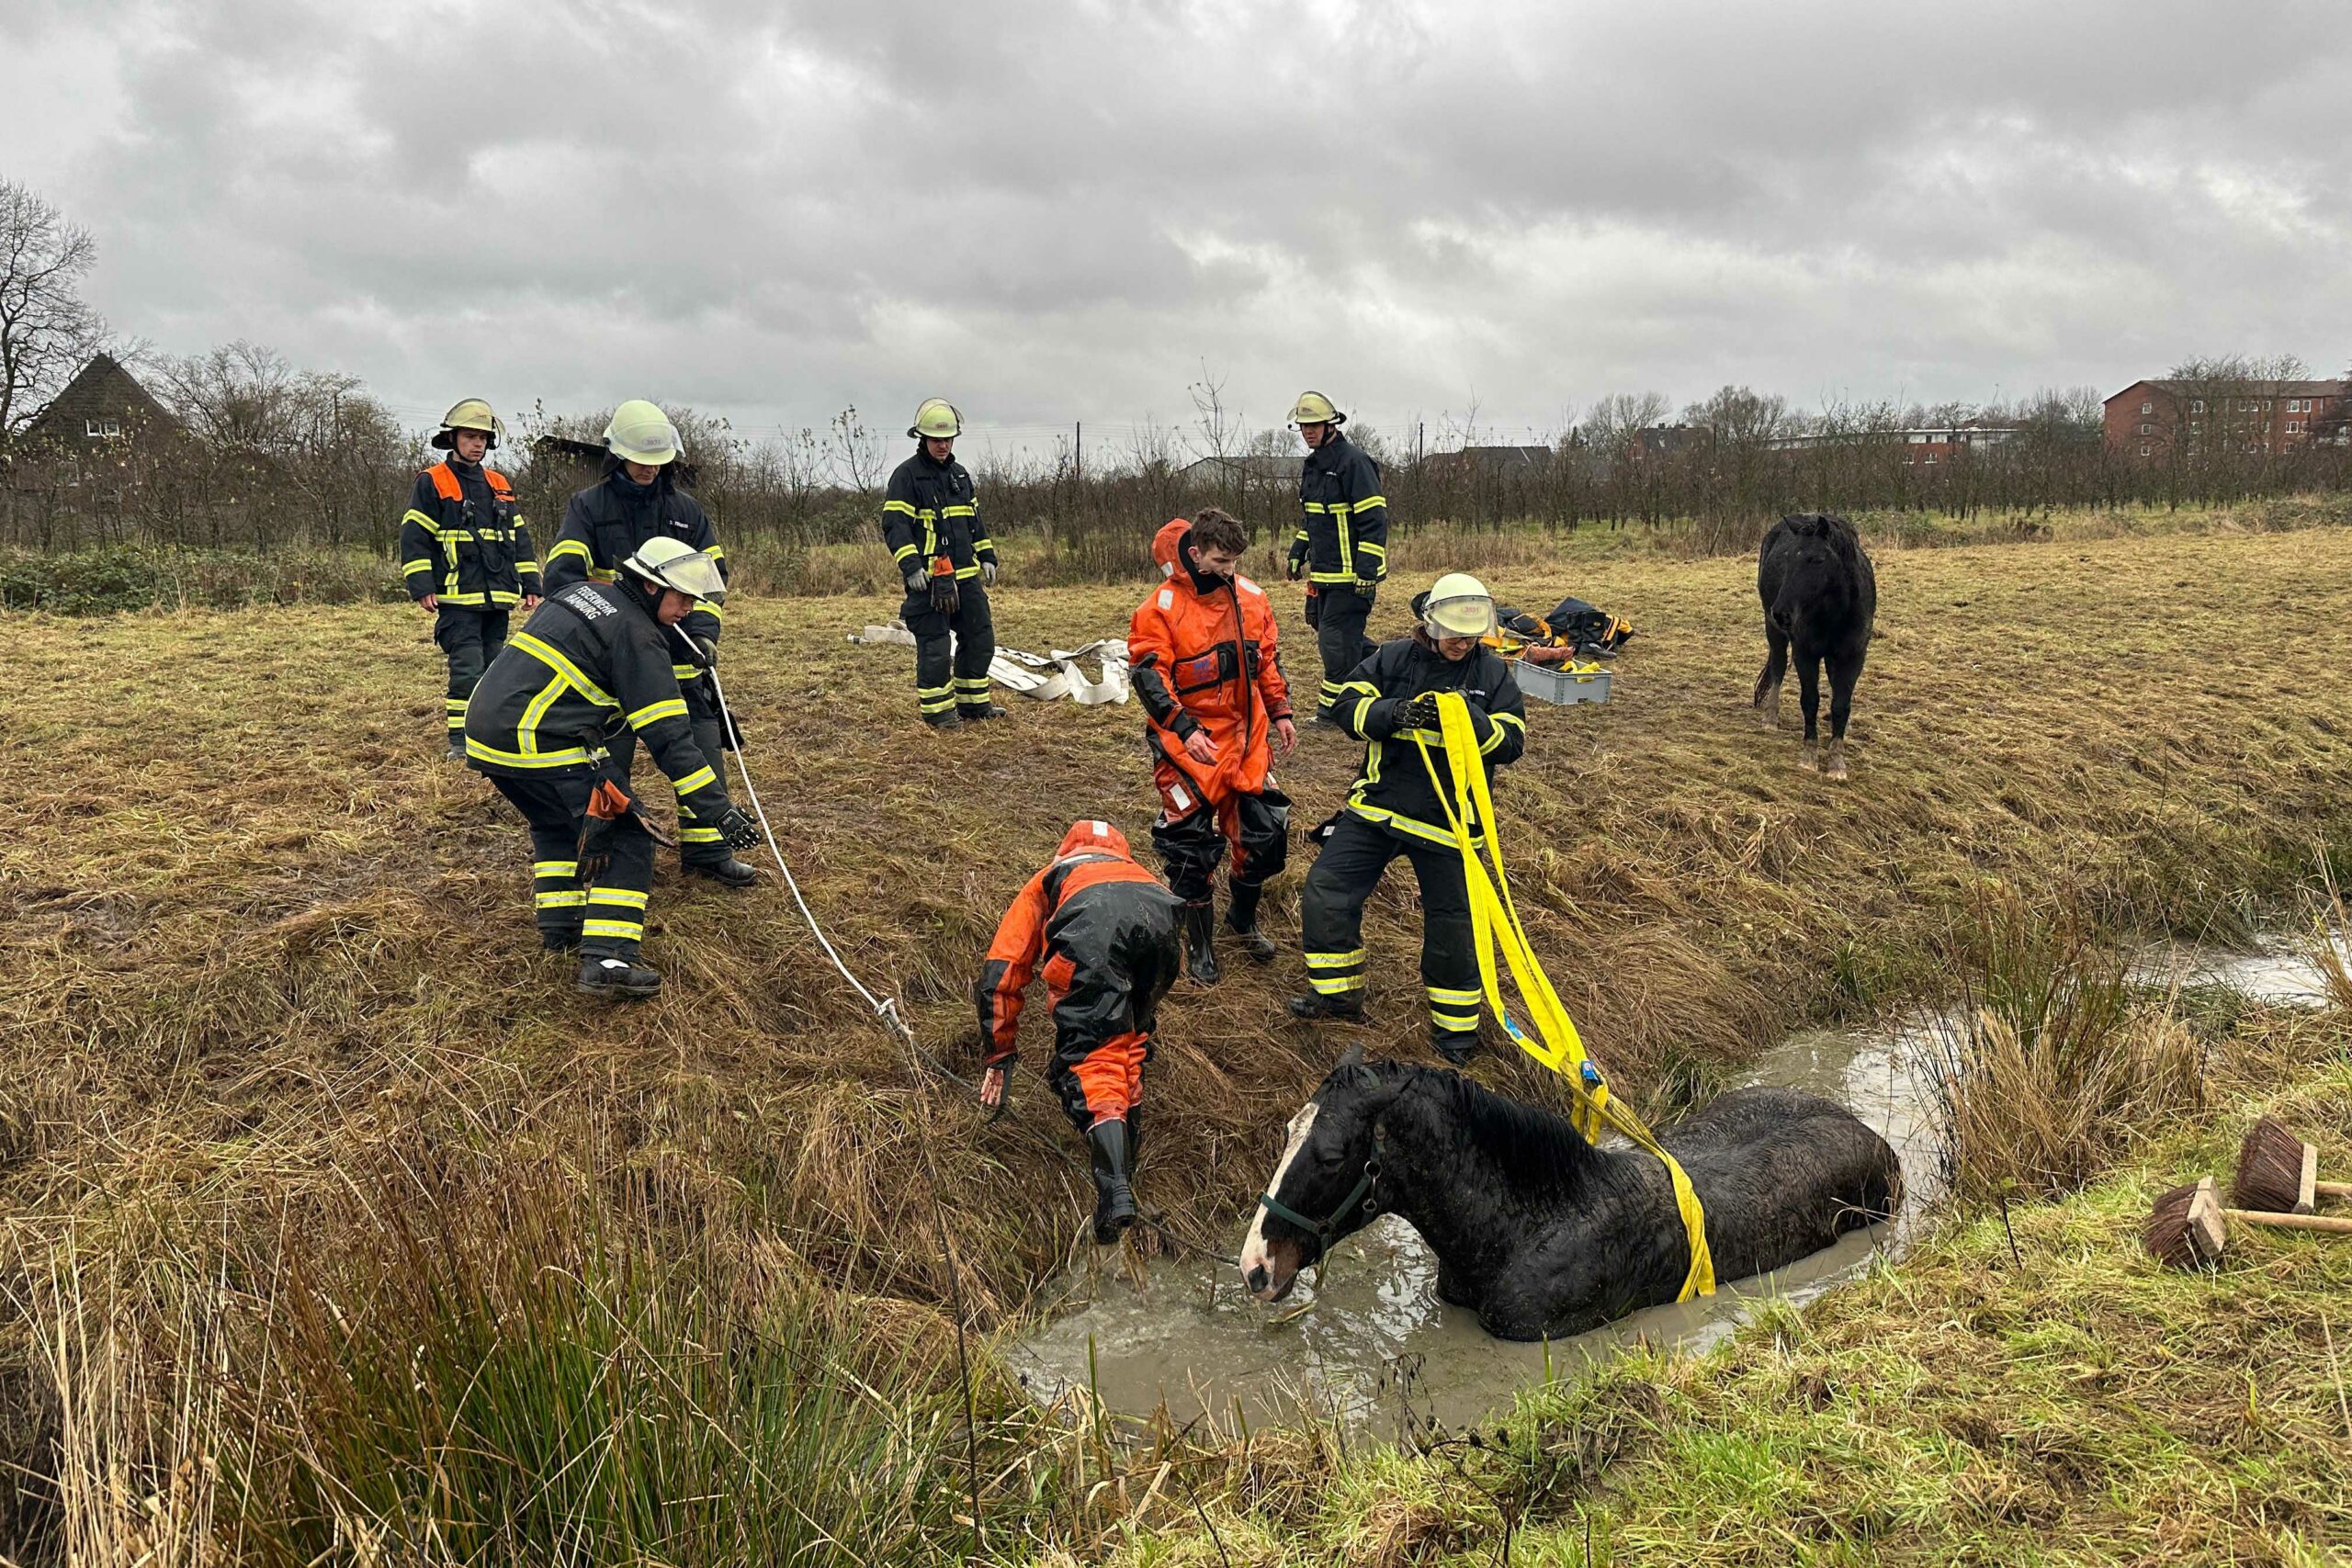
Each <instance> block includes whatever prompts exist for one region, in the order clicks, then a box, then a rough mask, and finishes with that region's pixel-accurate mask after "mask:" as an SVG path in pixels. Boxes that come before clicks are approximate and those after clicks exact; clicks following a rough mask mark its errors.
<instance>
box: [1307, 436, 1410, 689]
mask: <svg viewBox="0 0 2352 1568" xmlns="http://www.w3.org/2000/svg"><path fill="white" fill-rule="evenodd" d="M1290 421H1291V424H1292V426H1293V427H1294V428H1295V429H1296V430H1297V432H1298V438H1299V439H1300V440H1301V441H1304V442H1305V443H1306V460H1305V461H1304V462H1303V463H1301V464H1300V465H1299V474H1298V505H1299V525H1298V536H1297V537H1296V538H1295V539H1293V540H1292V541H1291V547H1290V576H1291V581H1294V582H1295V581H1298V579H1299V577H1300V576H1301V575H1302V574H1304V575H1305V576H1306V624H1307V625H1308V626H1312V627H1314V628H1315V645H1316V649H1317V652H1319V653H1320V654H1321V655H1322V657H1323V689H1322V692H1321V693H1320V694H1318V696H1317V700H1316V705H1315V716H1316V718H1317V720H1319V721H1321V722H1323V723H1327V724H1329V723H1335V722H1337V719H1336V716H1335V715H1334V714H1333V712H1332V705H1333V703H1334V702H1335V701H1336V700H1337V698H1338V696H1339V694H1340V682H1342V681H1345V680H1346V679H1347V678H1348V676H1349V674H1350V672H1351V671H1353V670H1354V669H1355V667H1356V666H1357V665H1359V664H1361V663H1363V660H1364V658H1365V656H1366V655H1368V654H1370V653H1371V652H1372V643H1371V641H1370V640H1369V639H1368V638H1366V637H1365V636H1364V635H1363V627H1364V622H1365V621H1366V620H1368V619H1369V618H1370V617H1371V615H1372V601H1373V596H1374V594H1375V593H1376V592H1379V589H1380V584H1381V580H1382V579H1384V578H1385V577H1386V576H1387V575H1388V498H1387V497H1386V496H1384V495H1382V494H1381V493H1380V465H1379V464H1378V463H1375V462H1374V461H1373V460H1372V458H1371V457H1369V456H1368V455H1367V454H1365V453H1364V452H1363V451H1361V450H1359V449H1358V448H1357V447H1356V446H1355V445H1354V443H1352V442H1351V441H1350V440H1349V439H1348V438H1347V437H1346V436H1344V435H1342V434H1340V426H1341V425H1343V424H1345V423H1348V416H1347V415H1346V414H1343V413H1341V412H1340V411H1339V410H1338V409H1336V408H1333V407H1332V406H1331V400H1330V399H1329V398H1327V397H1325V396H1324V395H1323V394H1322V393H1320V392H1301V393H1300V394H1299V395H1298V401H1297V402H1296V403H1295V405H1293V406H1292V408H1291V411H1290Z"/></svg>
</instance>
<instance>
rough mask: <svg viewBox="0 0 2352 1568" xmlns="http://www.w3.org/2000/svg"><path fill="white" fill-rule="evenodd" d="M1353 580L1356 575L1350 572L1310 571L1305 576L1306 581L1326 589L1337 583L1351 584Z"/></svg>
mask: <svg viewBox="0 0 2352 1568" xmlns="http://www.w3.org/2000/svg"><path fill="white" fill-rule="evenodd" d="M1355 580H1356V574H1355V573H1354V572H1352V571H1310V572H1308V573H1307V574H1306V581H1309V582H1313V583H1318V584H1321V585H1322V586H1324V587H1327V588H1328V587H1331V586H1334V585H1336V584H1338V583H1342V582H1353V581H1355Z"/></svg>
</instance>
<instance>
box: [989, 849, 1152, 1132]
mask: <svg viewBox="0 0 2352 1568" xmlns="http://www.w3.org/2000/svg"><path fill="white" fill-rule="evenodd" d="M1180 959H1181V954H1180V952H1179V948H1178V943H1177V938H1176V896H1175V895H1174V894H1172V893H1170V892H1169V891H1168V889H1167V888H1166V887H1164V886H1161V885H1160V881H1159V878H1158V877H1156V876H1154V875H1152V874H1151V873H1149V872H1148V871H1146V870H1145V869H1144V868H1143V867H1142V866H1140V865H1137V864H1136V860H1135V856H1134V854H1133V853H1132V852H1130V851H1129V849H1128V848H1127V840H1126V835H1125V834H1124V833H1121V832H1120V831H1119V830H1118V829H1116V828H1114V827H1112V826H1111V825H1110V824H1109V823H1107V822H1099V821H1095V822H1078V823H1073V824H1072V825H1071V827H1070V830H1069V833H1067V834H1065V835H1064V836H1063V838H1062V842H1061V848H1060V849H1059V850H1057V851H1056V852H1055V855H1054V859H1053V862H1052V863H1050V864H1049V865H1047V866H1046V868H1045V869H1044V870H1043V871H1040V872H1039V873H1037V874H1036V875H1035V876H1033V877H1031V878H1030V879H1029V881H1028V883H1027V885H1026V886H1023V888H1022V889H1021V892H1020V895H1019V896H1018V897H1015V898H1014V899H1013V900H1012V908H1009V909H1007V910H1005V912H1004V919H1002V920H1001V921H1000V922H999V923H998V925H997V928H996V937H995V939H994V940H993V941H991V942H989V951H988V957H987V959H986V960H985V961H984V962H983V964H981V967H980V977H979V980H978V983H977V984H976V985H975V986H974V987H972V991H973V997H974V999H975V1000H976V1001H977V1002H978V1006H979V1014H980V1035H981V1039H982V1042H983V1049H984V1050H985V1051H986V1052H987V1058H988V1065H989V1066H991V1067H994V1066H1004V1067H1008V1068H1009V1067H1010V1066H1012V1063H1013V1060H1014V1058H1015V1054H1016V1040H1017V1037H1018V1035H1019V1033H1020V1029H1021V1008H1022V1002H1023V992H1024V991H1025V990H1026V989H1027V988H1028V986H1029V982H1030V981H1031V979H1033V978H1034V977H1035V976H1036V975H1037V973H1038V970H1039V965H1040V962H1041V961H1042V963H1043V967H1044V973H1045V977H1046V999H1047V1001H1048V1003H1049V1004H1050V1005H1051V1007H1052V1008H1053V1011H1054V1065H1053V1066H1052V1068H1051V1070H1050V1071H1049V1073H1048V1075H1047V1077H1048V1081H1049V1082H1050V1083H1051V1084H1052V1085H1053V1089H1054V1092H1055V1093H1056V1094H1057V1095H1058V1096H1060V1098H1061V1102H1062V1110H1063V1111H1064V1112H1065V1113H1067V1114H1068V1115H1069V1119H1070V1124H1071V1125H1072V1126H1074V1127H1076V1128H1078V1129H1079V1131H1080V1132H1081V1133H1083V1132H1088V1131H1090V1130H1091V1129H1092V1128H1093V1127H1095V1126H1096V1125H1097V1124H1098V1123H1102V1122H1128V1123H1129V1126H1130V1129H1132V1125H1133V1119H1132V1115H1131V1113H1132V1112H1133V1111H1135V1109H1136V1105H1137V1103H1138V1101H1139V1100H1141V1099H1142V1095H1143V1065H1144V1063H1145V1062H1146V1061H1147V1060H1148V1059H1149V1057H1150V1055H1151V1030H1152V1024H1153V1021H1154V1019H1155V1017H1156V1015H1157V1013H1158V1010H1159V998H1161V997H1163V996H1165V995H1166V994H1167V992H1168V987H1170V986H1171V985H1173V984H1174V983H1175V979H1176V976H1177V973H1178V969H1179V966H1180ZM1132 1145H1133V1136H1132V1131H1131V1132H1130V1136H1129V1146H1130V1148H1132ZM1122 1175H1123V1177H1124V1173H1122Z"/></svg>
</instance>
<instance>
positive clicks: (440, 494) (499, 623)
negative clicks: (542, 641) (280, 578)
mask: <svg viewBox="0 0 2352 1568" xmlns="http://www.w3.org/2000/svg"><path fill="white" fill-rule="evenodd" d="M504 428H505V427H504V426H503V425H502V424H500V423H499V422H498V416H497V415H496V414H494V413H492V412H490V405H489V404H488V403H486V402H484V401H482V400H481V399H480V398H468V399H466V400H464V401H463V402H460V403H459V404H458V405H457V406H456V407H455V408H453V409H451V410H450V411H449V412H447V413H446V414H444V415H442V416H441V428H440V430H439V431H437V432H435V434H434V437H433V445H434V446H435V448H436V449H437V450H439V451H443V452H447V453H448V454H449V456H448V457H446V458H444V459H443V460H442V461H440V462H438V463H435V465H433V467H431V468H427V469H425V470H424V472H423V473H421V474H419V475H417V476H416V488H415V489H414V490H413V491H410V493H409V498H408V511H407V512H406V513H404V514H403V515H402V516H401V578H402V579H403V580H404V581H406V582H407V584H408V596H409V597H410V598H411V599H413V600H415V601H416V603H417V604H421V605H423V606H424V608H425V609H428V610H430V611H432V612H433V640H434V641H435V643H437V644H439V645H440V649H441V651H442V653H443V654H444V655H446V656H447V659H448V660H449V687H448V693H447V697H446V699H445V700H444V703H443V708H444V711H445V712H446V714H447V721H448V722H447V732H448V743H449V756H450V758H451V760H452V761H462V760H463V759H464V757H465V754H466V699H467V698H468V697H470V696H472V695H473V691H474V684H475V682H479V681H480V680H481V672H482V671H485V670H487V669H489V668H490V661H491V660H493V659H496V658H497V657H498V650H499V649H501V648H502V647H503V646H504V645H505V642H506V617H507V615H508V614H509V613H510V612H512V611H513V609H514V608H515V605H517V604H520V605H521V606H522V607H523V608H524V609H525V610H526V611H529V610H532V609H534V608H536V607H537V604H538V603H539V558H538V555H537V552H536V551H534V550H533V549H532V548H531V530H530V529H529V527H527V526H526V525H525V524H524V522H523V514H522V513H521V512H520V511H518V510H517V509H516V507H515V491H514V490H513V489H512V487H510V486H509V485H508V484H507V482H506V476H505V475H504V474H502V473H500V472H499V471H498V470H497V469H496V468H484V467H483V466H482V456H483V454H485V453H487V452H489V451H490V450H491V449H492V447H494V446H497V445H498V437H499V435H500V434H501V433H502V432H503V430H504Z"/></svg>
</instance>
